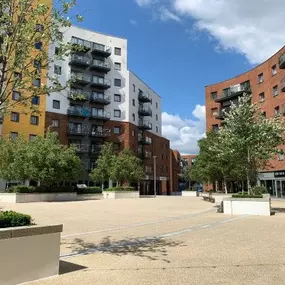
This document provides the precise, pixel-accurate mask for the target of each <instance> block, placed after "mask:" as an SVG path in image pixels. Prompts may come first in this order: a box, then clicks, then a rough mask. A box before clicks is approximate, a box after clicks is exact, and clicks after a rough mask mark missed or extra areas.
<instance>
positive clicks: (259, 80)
mask: <svg viewBox="0 0 285 285" xmlns="http://www.w3.org/2000/svg"><path fill="white" fill-rule="evenodd" d="M263 81H264V77H263V73H260V74H258V83H262V82H263Z"/></svg>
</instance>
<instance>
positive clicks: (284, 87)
mask: <svg viewBox="0 0 285 285" xmlns="http://www.w3.org/2000/svg"><path fill="white" fill-rule="evenodd" d="M280 87H281V92H285V77H284V78H283V79H282V80H281V82H280Z"/></svg>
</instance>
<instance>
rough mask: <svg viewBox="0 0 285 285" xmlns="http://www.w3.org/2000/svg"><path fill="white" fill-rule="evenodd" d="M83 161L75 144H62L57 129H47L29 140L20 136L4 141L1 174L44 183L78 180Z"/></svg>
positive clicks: (6, 177) (0, 151) (0, 142)
mask: <svg viewBox="0 0 285 285" xmlns="http://www.w3.org/2000/svg"><path fill="white" fill-rule="evenodd" d="M81 172H82V163H81V160H80V159H79V157H78V156H77V155H76V152H75V149H74V148H73V147H68V146H64V145H61V144H60V143H59V141H58V139H57V135H56V133H51V132H47V134H46V137H41V136H38V137H36V138H35V139H34V140H33V141H31V142H28V141H26V140H25V139H24V138H23V137H21V136H19V137H17V138H15V139H11V138H8V139H6V138H2V139H1V141H0V177H1V178H3V179H5V180H18V181H25V180H35V181H38V183H39V184H41V185H43V186H51V185H52V184H54V183H57V182H59V181H66V180H75V179H76V178H77V177H78V176H79V175H80V174H81Z"/></svg>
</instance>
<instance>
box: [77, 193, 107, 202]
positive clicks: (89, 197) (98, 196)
mask: <svg viewBox="0 0 285 285" xmlns="http://www.w3.org/2000/svg"><path fill="white" fill-rule="evenodd" d="M100 199H103V194H77V200H78V201H85V200H100Z"/></svg>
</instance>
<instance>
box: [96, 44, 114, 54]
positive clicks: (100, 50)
mask: <svg viewBox="0 0 285 285" xmlns="http://www.w3.org/2000/svg"><path fill="white" fill-rule="evenodd" d="M91 53H92V54H94V55H100V56H103V57H109V56H110V55H111V54H112V49H111V48H110V47H108V46H105V45H101V44H97V43H93V45H92V46H91Z"/></svg>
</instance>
